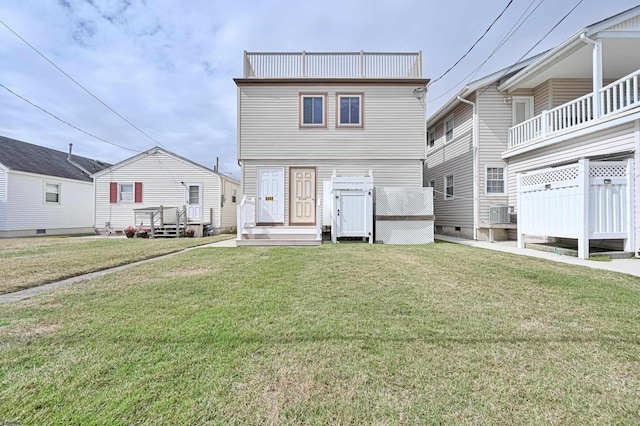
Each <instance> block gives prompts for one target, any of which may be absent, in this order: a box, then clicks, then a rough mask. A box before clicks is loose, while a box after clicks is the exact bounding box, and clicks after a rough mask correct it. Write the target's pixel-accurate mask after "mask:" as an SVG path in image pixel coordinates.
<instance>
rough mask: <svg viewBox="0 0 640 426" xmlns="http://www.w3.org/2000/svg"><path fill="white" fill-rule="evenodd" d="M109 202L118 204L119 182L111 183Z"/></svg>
mask: <svg viewBox="0 0 640 426" xmlns="http://www.w3.org/2000/svg"><path fill="white" fill-rule="evenodd" d="M109 201H110V202H112V203H117V202H118V182H111V184H110V185H109Z"/></svg>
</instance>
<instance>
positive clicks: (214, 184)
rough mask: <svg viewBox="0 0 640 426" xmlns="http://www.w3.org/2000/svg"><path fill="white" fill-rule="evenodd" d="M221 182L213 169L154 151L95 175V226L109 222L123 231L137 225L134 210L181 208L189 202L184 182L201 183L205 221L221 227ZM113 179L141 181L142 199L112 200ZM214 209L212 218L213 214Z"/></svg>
mask: <svg viewBox="0 0 640 426" xmlns="http://www.w3.org/2000/svg"><path fill="white" fill-rule="evenodd" d="M220 181H221V179H220V176H219V175H217V174H215V173H213V172H208V171H207V170H204V169H202V168H199V167H197V166H195V165H194V164H191V163H189V162H186V161H183V160H180V159H178V158H175V157H173V156H170V155H167V154H165V153H163V152H161V151H157V152H154V153H152V154H150V155H147V156H144V157H141V158H139V159H137V160H136V161H133V162H131V163H128V164H124V165H122V166H121V167H117V168H116V169H115V170H110V171H108V172H107V173H105V174H102V175H99V176H97V177H96V178H95V194H96V195H95V204H96V207H95V210H96V214H95V226H96V228H99V229H103V228H105V223H106V222H109V223H110V224H111V228H110V230H111V231H120V230H122V229H124V228H126V227H127V226H129V225H134V223H133V222H134V212H133V210H134V209H138V208H144V207H158V206H160V205H162V206H165V207H179V208H182V206H184V204H185V202H186V187H185V184H188V183H201V184H202V201H201V203H202V221H203V222H204V223H208V222H212V224H213V226H214V228H219V227H220V223H221V218H220V197H221V192H220V189H221V188H220V186H221V184H220ZM111 182H125V183H133V182H142V202H141V203H133V202H118V203H111V202H110V197H109V184H110V183H111ZM211 209H213V218H211V217H210V211H211Z"/></svg>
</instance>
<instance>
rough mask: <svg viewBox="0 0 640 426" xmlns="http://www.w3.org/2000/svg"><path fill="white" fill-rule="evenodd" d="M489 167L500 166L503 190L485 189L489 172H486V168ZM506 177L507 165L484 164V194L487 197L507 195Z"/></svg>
mask: <svg viewBox="0 0 640 426" xmlns="http://www.w3.org/2000/svg"><path fill="white" fill-rule="evenodd" d="M490 168H500V169H502V182H503V184H502V188H503V192H489V191H487V188H488V185H487V182H488V180H489V173H488V169H490ZM508 181H509V180H508V179H507V165H506V164H497V163H496V164H485V166H484V194H485V195H486V196H487V197H504V196H506V195H507V191H508V189H507V185H508Z"/></svg>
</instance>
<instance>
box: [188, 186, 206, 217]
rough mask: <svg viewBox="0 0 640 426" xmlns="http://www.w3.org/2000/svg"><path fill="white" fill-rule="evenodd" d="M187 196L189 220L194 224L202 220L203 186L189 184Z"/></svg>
mask: <svg viewBox="0 0 640 426" xmlns="http://www.w3.org/2000/svg"><path fill="white" fill-rule="evenodd" d="M185 196H186V200H185V201H186V206H187V219H188V220H189V221H192V222H199V221H201V220H202V184H201V183H188V184H187V192H186V194H185Z"/></svg>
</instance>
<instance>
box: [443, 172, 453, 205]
mask: <svg viewBox="0 0 640 426" xmlns="http://www.w3.org/2000/svg"><path fill="white" fill-rule="evenodd" d="M444 188H445V191H444V199H445V200H448V199H450V198H453V175H448V176H445V178H444Z"/></svg>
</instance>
